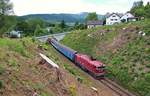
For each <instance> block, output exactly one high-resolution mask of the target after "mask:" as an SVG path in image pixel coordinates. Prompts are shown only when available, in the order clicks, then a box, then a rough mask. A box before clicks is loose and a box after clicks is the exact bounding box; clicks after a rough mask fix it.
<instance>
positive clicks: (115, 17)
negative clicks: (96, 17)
mask: <svg viewBox="0 0 150 96" xmlns="http://www.w3.org/2000/svg"><path fill="white" fill-rule="evenodd" d="M137 20H138V17H134V15H132V14H131V13H130V12H127V13H125V14H121V13H112V14H109V13H107V14H106V25H113V24H119V23H121V22H130V21H137Z"/></svg>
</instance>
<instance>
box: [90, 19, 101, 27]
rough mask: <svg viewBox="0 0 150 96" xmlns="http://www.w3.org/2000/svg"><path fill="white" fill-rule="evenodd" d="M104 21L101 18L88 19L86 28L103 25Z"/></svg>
mask: <svg viewBox="0 0 150 96" xmlns="http://www.w3.org/2000/svg"><path fill="white" fill-rule="evenodd" d="M103 25H104V21H103V20H98V21H88V22H87V28H95V27H99V26H103Z"/></svg>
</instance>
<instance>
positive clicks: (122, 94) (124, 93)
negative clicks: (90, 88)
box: [100, 78, 136, 96]
mask: <svg viewBox="0 0 150 96" xmlns="http://www.w3.org/2000/svg"><path fill="white" fill-rule="evenodd" d="M100 82H101V83H102V84H104V85H105V86H107V87H108V88H109V89H111V90H112V91H114V92H115V93H116V94H118V96H136V95H134V94H132V93H130V92H129V91H128V90H126V89H124V88H122V87H120V86H119V85H118V84H116V83H114V82H113V81H111V80H109V79H107V78H105V79H103V80H100Z"/></svg>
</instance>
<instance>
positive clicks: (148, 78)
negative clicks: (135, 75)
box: [145, 73, 150, 82]
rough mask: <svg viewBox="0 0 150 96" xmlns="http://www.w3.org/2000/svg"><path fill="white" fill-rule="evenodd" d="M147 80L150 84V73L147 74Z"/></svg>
mask: <svg viewBox="0 0 150 96" xmlns="http://www.w3.org/2000/svg"><path fill="white" fill-rule="evenodd" d="M145 79H146V80H147V81H148V82H150V73H147V74H146V75H145Z"/></svg>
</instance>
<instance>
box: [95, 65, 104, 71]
mask: <svg viewBox="0 0 150 96" xmlns="http://www.w3.org/2000/svg"><path fill="white" fill-rule="evenodd" d="M96 69H97V70H104V69H105V66H100V67H97V68H96Z"/></svg>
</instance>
